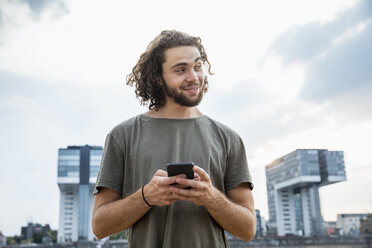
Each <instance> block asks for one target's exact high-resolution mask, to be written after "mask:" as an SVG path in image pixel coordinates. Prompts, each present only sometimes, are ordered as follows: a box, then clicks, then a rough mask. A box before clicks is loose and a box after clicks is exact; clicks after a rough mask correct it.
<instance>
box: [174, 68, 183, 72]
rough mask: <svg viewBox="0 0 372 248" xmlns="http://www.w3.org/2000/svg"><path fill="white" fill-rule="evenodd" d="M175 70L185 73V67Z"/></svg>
mask: <svg viewBox="0 0 372 248" xmlns="http://www.w3.org/2000/svg"><path fill="white" fill-rule="evenodd" d="M175 72H177V73H183V72H185V68H178V69H177V70H176V71H175Z"/></svg>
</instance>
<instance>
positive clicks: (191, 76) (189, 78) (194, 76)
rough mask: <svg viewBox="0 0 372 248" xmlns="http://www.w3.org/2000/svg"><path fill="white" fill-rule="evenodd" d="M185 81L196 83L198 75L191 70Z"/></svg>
mask: <svg viewBox="0 0 372 248" xmlns="http://www.w3.org/2000/svg"><path fill="white" fill-rule="evenodd" d="M187 81H188V82H193V83H194V82H196V81H198V74H197V72H196V71H194V70H191V71H190V73H189V74H188V75H187Z"/></svg>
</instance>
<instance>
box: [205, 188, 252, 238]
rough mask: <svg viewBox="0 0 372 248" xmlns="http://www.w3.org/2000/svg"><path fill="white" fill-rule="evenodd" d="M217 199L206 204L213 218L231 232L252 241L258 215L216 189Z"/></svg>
mask: <svg viewBox="0 0 372 248" xmlns="http://www.w3.org/2000/svg"><path fill="white" fill-rule="evenodd" d="M216 192H217V193H216V194H217V197H216V200H215V201H214V202H210V204H207V205H205V207H206V208H207V210H208V212H209V214H210V215H211V216H212V217H213V219H214V220H215V221H216V222H217V223H218V224H219V225H220V226H221V227H222V228H223V229H225V230H226V231H228V232H229V233H230V234H232V235H234V236H236V237H238V238H240V239H242V240H244V241H250V240H251V239H252V238H253V237H254V235H255V233H256V215H255V213H254V212H252V211H251V210H250V209H248V208H246V207H243V206H241V205H239V204H237V203H234V202H232V201H231V200H229V199H228V198H227V197H226V196H225V195H224V194H223V193H221V192H220V191H218V190H216Z"/></svg>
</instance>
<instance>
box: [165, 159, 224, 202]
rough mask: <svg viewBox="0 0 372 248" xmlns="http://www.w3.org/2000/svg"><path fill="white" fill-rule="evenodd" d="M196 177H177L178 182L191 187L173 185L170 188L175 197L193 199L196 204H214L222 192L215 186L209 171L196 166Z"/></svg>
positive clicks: (194, 169) (186, 199) (194, 168)
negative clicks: (183, 187)
mask: <svg viewBox="0 0 372 248" xmlns="http://www.w3.org/2000/svg"><path fill="white" fill-rule="evenodd" d="M193 171H194V173H195V179H186V178H180V177H178V178H176V182H177V183H178V184H180V185H184V186H185V187H189V186H190V187H191V189H182V188H179V187H174V186H171V187H170V190H171V191H172V192H173V197H174V198H175V199H178V200H184V201H192V202H193V203H195V204H196V205H203V206H207V205H208V204H214V202H215V201H216V199H217V198H218V197H219V196H220V195H221V193H220V192H219V191H218V190H217V189H216V188H215V187H213V185H212V183H211V180H210V177H209V175H208V173H207V172H206V171H205V170H203V169H202V168H200V167H199V166H194V167H193Z"/></svg>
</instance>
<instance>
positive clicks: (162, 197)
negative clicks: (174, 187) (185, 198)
mask: <svg viewBox="0 0 372 248" xmlns="http://www.w3.org/2000/svg"><path fill="white" fill-rule="evenodd" d="M181 177H182V178H185V177H186V175H177V176H173V177H168V173H167V172H166V171H164V170H160V169H159V170H157V171H156V173H155V175H154V176H153V177H152V179H151V181H150V182H149V183H148V184H146V185H145V187H144V189H143V193H144V196H145V199H146V201H147V202H148V203H149V204H150V205H155V206H167V205H170V204H172V203H174V202H176V201H178V199H175V198H174V197H173V195H172V192H171V190H170V187H171V184H173V183H175V182H176V179H177V178H181Z"/></svg>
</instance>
